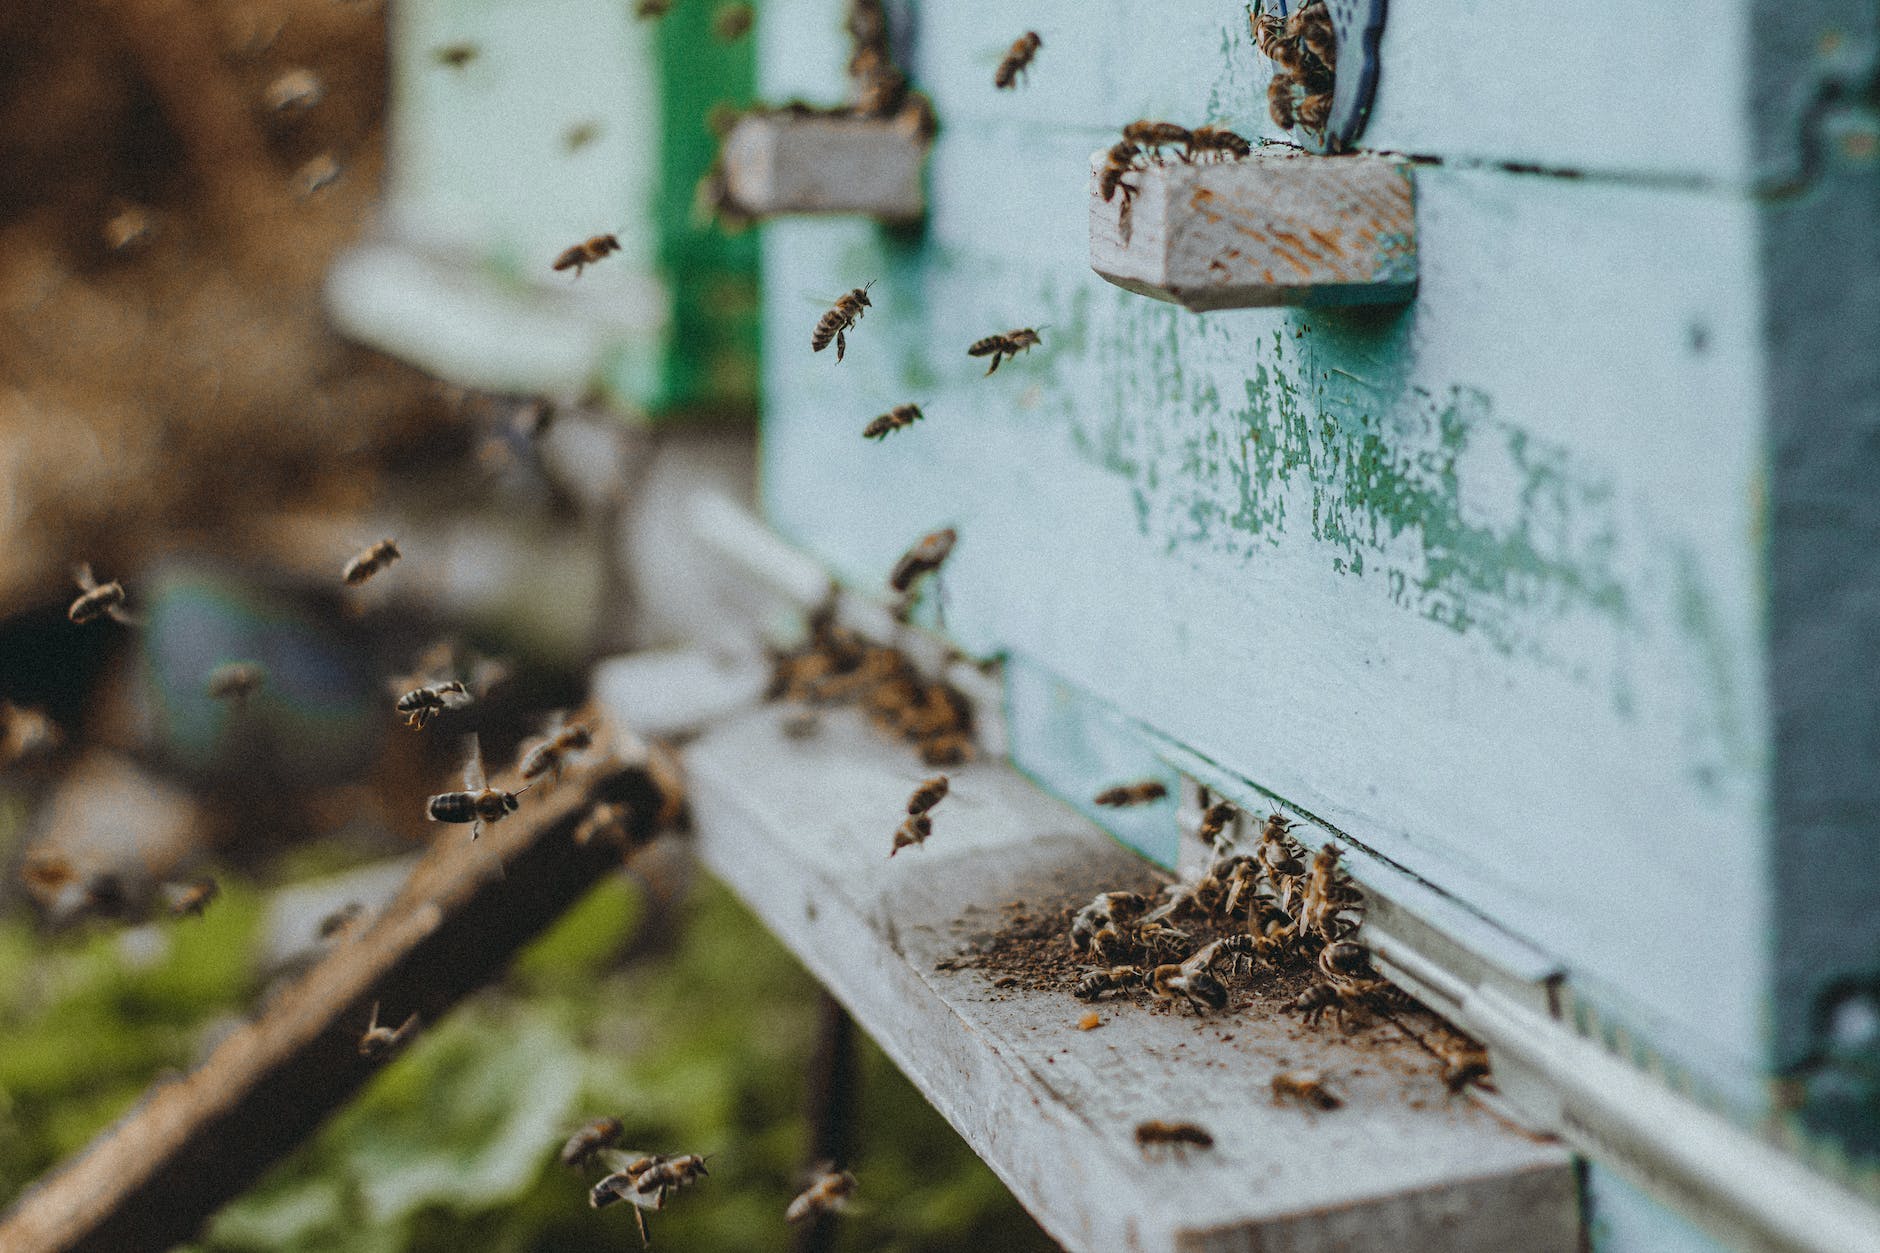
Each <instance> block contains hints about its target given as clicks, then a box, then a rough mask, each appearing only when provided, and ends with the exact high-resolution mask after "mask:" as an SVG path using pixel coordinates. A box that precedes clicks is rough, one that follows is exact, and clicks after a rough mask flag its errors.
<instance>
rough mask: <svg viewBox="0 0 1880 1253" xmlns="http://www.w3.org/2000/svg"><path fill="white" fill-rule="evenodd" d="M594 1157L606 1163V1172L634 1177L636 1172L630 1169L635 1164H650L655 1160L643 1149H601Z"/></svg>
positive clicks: (653, 1156) (652, 1155)
mask: <svg viewBox="0 0 1880 1253" xmlns="http://www.w3.org/2000/svg"><path fill="white" fill-rule="evenodd" d="M595 1156H596V1157H598V1158H600V1160H601V1161H602V1162H604V1163H606V1165H607V1169H608V1170H611V1171H614V1172H616V1173H618V1174H623V1175H632V1176H636V1177H637V1172H635V1171H633V1170H632V1169H630V1168H631V1167H632V1166H633V1165H634V1164H635V1163H637V1162H650V1161H653V1160H654V1159H655V1155H654V1154H652V1153H648V1152H647V1151H646V1150H645V1149H602V1150H601V1151H600V1152H599V1153H597V1154H595ZM643 1169H644V1167H642V1170H643Z"/></svg>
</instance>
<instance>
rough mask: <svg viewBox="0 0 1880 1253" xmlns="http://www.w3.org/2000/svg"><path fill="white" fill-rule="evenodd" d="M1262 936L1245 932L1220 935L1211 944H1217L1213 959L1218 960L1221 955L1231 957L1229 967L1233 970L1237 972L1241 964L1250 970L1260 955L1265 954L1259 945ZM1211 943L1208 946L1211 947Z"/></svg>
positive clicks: (1263, 955) (1257, 962) (1256, 963)
mask: <svg viewBox="0 0 1880 1253" xmlns="http://www.w3.org/2000/svg"><path fill="white" fill-rule="evenodd" d="M1264 938H1265V937H1263V936H1256V935H1249V934H1247V933H1245V932H1242V933H1240V934H1237V935H1227V936H1222V937H1221V938H1220V939H1218V940H1215V941H1214V942H1213V945H1218V946H1219V947H1218V948H1215V952H1214V960H1215V961H1217V962H1218V961H1220V960H1221V959H1222V957H1223V956H1225V957H1229V958H1232V959H1233V960H1232V964H1231V968H1232V969H1233V970H1234V971H1236V972H1238V971H1239V970H1240V969H1241V968H1242V967H1243V966H1244V967H1246V968H1247V969H1249V970H1251V969H1253V967H1254V966H1256V965H1258V964H1259V961H1260V959H1261V958H1262V957H1265V956H1267V953H1266V951H1265V950H1263V949H1262V948H1261V945H1260V941H1261V940H1262V939H1264ZM1213 945H1210V947H1213Z"/></svg>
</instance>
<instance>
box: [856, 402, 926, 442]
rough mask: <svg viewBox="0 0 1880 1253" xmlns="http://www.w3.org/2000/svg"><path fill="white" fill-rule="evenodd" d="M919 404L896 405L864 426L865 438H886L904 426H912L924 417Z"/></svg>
mask: <svg viewBox="0 0 1880 1253" xmlns="http://www.w3.org/2000/svg"><path fill="white" fill-rule="evenodd" d="M924 416H926V415H924V414H923V413H921V411H920V406H919V405H896V406H895V407H894V408H892V409H890V410H889V411H888V412H886V413H884V414H882V415H881V416H880V417H878V418H876V419H875V420H874V421H872V422H870V423H869V424H868V425H867V426H865V427H863V428H862V438H863V439H874V440H881V439H886V438H887V437H888V436H889V435H891V434H893V433H894V432H895V431H898V430H900V429H901V428H902V427H904V426H912V425H914V423H916V422H918V421H920V420H921V418H923V417H924Z"/></svg>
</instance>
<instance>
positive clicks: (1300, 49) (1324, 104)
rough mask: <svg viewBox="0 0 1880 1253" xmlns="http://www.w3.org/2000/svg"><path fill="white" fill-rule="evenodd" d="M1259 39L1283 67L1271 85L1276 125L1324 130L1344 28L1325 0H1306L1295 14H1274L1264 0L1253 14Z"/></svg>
mask: <svg viewBox="0 0 1880 1253" xmlns="http://www.w3.org/2000/svg"><path fill="white" fill-rule="evenodd" d="M1250 16H1251V20H1252V22H1253V40H1254V43H1255V45H1257V46H1258V47H1259V49H1260V51H1261V53H1262V54H1264V55H1265V56H1266V58H1267V59H1268V60H1270V61H1272V62H1273V64H1274V65H1276V66H1278V67H1279V68H1278V69H1276V70H1274V71H1273V78H1272V81H1271V82H1269V83H1268V84H1267V89H1266V107H1267V112H1268V113H1269V114H1271V115H1272V118H1273V122H1274V124H1275V125H1278V126H1281V127H1284V128H1286V129H1288V130H1290V129H1292V127H1294V126H1302V127H1304V128H1305V129H1307V130H1309V131H1323V130H1324V129H1325V125H1326V123H1327V122H1329V121H1330V120H1331V116H1332V86H1333V81H1334V76H1335V73H1336V70H1337V65H1338V32H1337V30H1336V28H1335V27H1334V26H1333V25H1332V14H1331V10H1330V9H1328V8H1326V7H1325V2H1324V0H1302V2H1301V3H1300V5H1299V7H1298V8H1296V9H1294V10H1293V11H1292V13H1291V15H1290V16H1287V17H1284V18H1282V17H1280V16H1279V15H1278V14H1276V13H1268V12H1267V11H1266V6H1265V4H1264V2H1262V3H1259V4H1256V5H1255V6H1254V8H1253V10H1252V13H1251V15H1250Z"/></svg>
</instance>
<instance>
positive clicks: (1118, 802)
mask: <svg viewBox="0 0 1880 1253" xmlns="http://www.w3.org/2000/svg"><path fill="white" fill-rule="evenodd" d="M1167 795H1168V789H1167V788H1166V787H1163V786H1162V785H1161V784H1160V783H1157V782H1156V781H1155V780H1154V779H1144V780H1142V781H1141V782H1140V783H1126V784H1124V785H1122V786H1121V787H1111V788H1105V789H1103V791H1101V792H1098V793H1097V794H1096V797H1095V798H1094V799H1095V801H1096V803H1097V804H1099V805H1102V806H1104V807H1106V808H1108V809H1122V808H1125V807H1126V806H1129V805H1147V804H1150V803H1151V802H1153V801H1159V800H1161V799H1162V798H1163V797H1164V796H1167Z"/></svg>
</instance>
